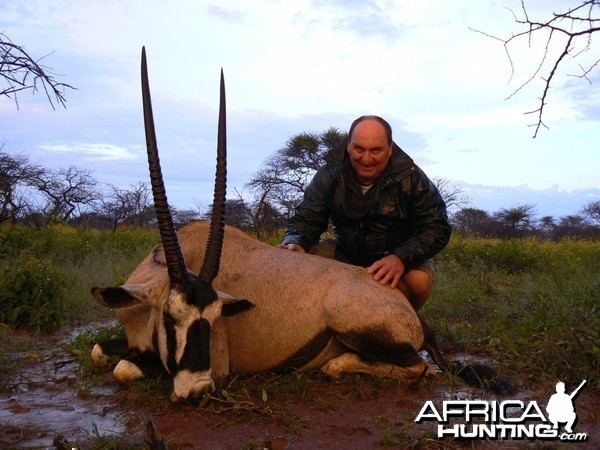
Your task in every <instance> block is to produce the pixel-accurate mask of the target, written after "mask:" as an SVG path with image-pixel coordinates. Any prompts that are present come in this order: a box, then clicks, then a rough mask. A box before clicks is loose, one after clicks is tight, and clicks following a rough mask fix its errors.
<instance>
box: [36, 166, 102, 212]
mask: <svg viewBox="0 0 600 450" xmlns="http://www.w3.org/2000/svg"><path fill="white" fill-rule="evenodd" d="M32 184H33V185H34V186H35V187H36V188H37V189H38V191H39V192H40V194H41V195H42V198H43V199H44V200H45V204H44V205H43V206H42V207H41V208H40V212H42V214H43V216H44V218H45V222H46V223H56V222H63V221H67V220H68V219H70V218H72V217H73V215H74V213H75V212H76V211H79V210H81V209H82V206H90V207H91V206H93V205H94V203H95V202H96V201H98V200H99V199H100V198H101V194H100V192H99V191H98V189H97V184H98V182H97V181H96V179H95V178H94V177H93V176H92V171H91V170H89V169H86V168H82V167H76V166H70V167H68V168H67V169H58V170H50V169H48V170H46V172H45V173H44V174H42V175H40V176H37V177H34V179H33V180H32Z"/></svg>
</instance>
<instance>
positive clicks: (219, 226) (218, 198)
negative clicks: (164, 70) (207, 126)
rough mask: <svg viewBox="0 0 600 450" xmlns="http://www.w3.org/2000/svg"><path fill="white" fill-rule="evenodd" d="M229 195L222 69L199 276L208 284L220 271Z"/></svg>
mask: <svg viewBox="0 0 600 450" xmlns="http://www.w3.org/2000/svg"><path fill="white" fill-rule="evenodd" d="M226 195H227V124H226V111H225V79H224V77H223V69H221V96H220V103H219V131H218V137H217V171H216V174H215V193H214V199H213V208H212V218H211V220H210V234H209V235H208V242H207V243H206V250H205V252H204V262H203V263H202V267H201V268H200V274H199V276H198V278H199V279H200V280H201V281H204V282H206V283H208V284H211V283H212V281H213V280H214V279H215V277H216V276H217V273H219V264H220V262H221V249H222V248H223V236H224V233H225V199H226Z"/></svg>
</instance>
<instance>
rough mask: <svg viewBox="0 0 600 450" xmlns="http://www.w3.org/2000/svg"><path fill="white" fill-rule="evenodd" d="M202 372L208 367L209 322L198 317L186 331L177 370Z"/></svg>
mask: <svg viewBox="0 0 600 450" xmlns="http://www.w3.org/2000/svg"><path fill="white" fill-rule="evenodd" d="M186 369H187V370H189V371H190V372H204V371H207V370H208V369H210V323H209V322H208V320H206V319H198V320H196V321H195V322H193V323H192V324H191V325H190V328H189V329H188V331H187V342H186V344H185V349H184V351H183V356H182V358H181V361H179V370H186Z"/></svg>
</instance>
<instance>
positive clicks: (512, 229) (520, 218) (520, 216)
mask: <svg viewBox="0 0 600 450" xmlns="http://www.w3.org/2000/svg"><path fill="white" fill-rule="evenodd" d="M495 215H496V218H497V220H498V222H499V223H500V225H502V227H503V228H504V230H505V232H506V233H507V234H508V236H509V237H518V236H522V235H523V234H524V233H526V232H527V231H529V230H531V229H532V226H533V217H534V215H535V206H533V205H528V204H525V205H519V206H514V207H512V208H503V209H501V210H500V211H498V212H497V213H496V214H495Z"/></svg>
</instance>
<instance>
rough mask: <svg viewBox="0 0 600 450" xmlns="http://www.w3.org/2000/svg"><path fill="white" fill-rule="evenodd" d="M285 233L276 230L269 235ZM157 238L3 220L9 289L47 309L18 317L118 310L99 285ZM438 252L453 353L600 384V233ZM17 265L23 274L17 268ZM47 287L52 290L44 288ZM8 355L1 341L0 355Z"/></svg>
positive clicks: (443, 330)
mask: <svg viewBox="0 0 600 450" xmlns="http://www.w3.org/2000/svg"><path fill="white" fill-rule="evenodd" d="M280 239H281V236H280V234H274V235H273V236H270V237H269V238H268V242H269V243H271V244H275V243H278V242H280ZM157 241H158V235H157V233H156V232H155V231H152V230H145V229H130V230H123V231H118V232H116V233H113V232H98V231H93V230H76V229H74V228H70V227H65V226H57V227H52V228H47V229H42V230H35V229H31V228H27V227H6V226H5V227H2V228H0V243H1V247H0V293H2V292H3V293H4V296H5V297H6V296H7V292H8V294H10V295H12V296H13V298H15V299H17V298H18V299H19V301H20V302H22V303H23V304H25V305H26V304H27V302H30V304H29V311H34V312H35V313H36V314H38V316H39V315H40V314H39V313H38V312H39V311H40V310H43V311H44V312H43V314H41V317H37V318H36V317H34V315H32V314H30V315H29V316H28V315H25V316H24V317H25V318H24V319H23V320H25V319H28V318H30V317H32V320H37V321H38V323H37V324H36V323H33V324H30V325H28V324H24V323H18V324H19V326H21V327H23V328H26V329H29V330H30V331H32V332H44V331H50V332H55V331H56V329H57V328H58V325H61V324H63V326H65V327H68V328H71V327H72V326H73V325H81V324H86V323H90V322H93V321H97V320H99V319H106V318H112V317H114V316H113V313H112V312H111V311H109V310H107V309H105V308H103V307H101V306H100V305H98V304H97V303H96V302H95V300H94V299H93V298H92V296H91V295H90V293H89V291H90V288H91V287H92V286H103V285H116V284H119V283H122V282H123V281H124V280H125V278H126V277H127V276H128V274H129V273H130V272H131V271H132V270H133V269H134V268H135V266H136V265H137V264H138V263H139V261H140V260H141V259H142V258H143V257H144V256H145V255H146V254H147V253H148V252H149V251H150V250H151V249H152V248H153V247H154V245H155V243H156V242H157ZM436 260H437V263H438V274H437V280H436V285H435V288H434V292H433V294H432V296H431V298H430V299H429V300H428V302H427V304H426V305H425V307H424V308H423V310H422V312H423V315H424V316H425V318H426V319H427V321H428V322H429V323H430V324H431V325H432V326H433V328H434V329H435V330H436V331H437V334H438V340H439V341H440V343H441V345H442V348H443V349H444V350H445V351H446V352H448V353H457V352H460V353H468V354H485V355H489V356H491V357H493V358H494V359H496V360H497V365H498V366H500V368H501V370H502V371H503V372H504V373H507V372H508V373H507V375H509V374H510V373H511V372H513V373H514V374H517V375H518V376H519V377H529V378H531V379H535V380H538V381H540V382H543V381H544V380H547V381H552V382H555V381H556V379H557V378H559V379H562V380H563V381H565V382H573V383H577V382H578V381H579V380H581V379H583V378H586V379H587V380H588V383H589V384H588V386H595V387H597V386H598V373H600V370H599V369H600V363H599V361H600V331H599V330H600V313H599V306H598V305H599V304H600V301H599V300H600V241H591V240H563V241H560V242H550V241H539V240H535V239H522V240H521V239H512V240H496V239H474V238H462V237H459V236H453V238H452V240H451V242H450V244H449V245H448V247H447V248H446V249H445V250H444V251H443V252H442V253H441V254H439V255H438V256H437V257H436ZM15 271H16V272H15ZM17 272H18V277H21V278H18V277H17V278H15V277H14V276H13V275H11V274H13V273H17ZM11 276H12V277H13V278H11ZM22 279H28V280H34V285H33V287H34V288H36V287H37V288H38V289H33V288H32V287H31V286H30V291H31V292H33V293H32V294H31V295H30V297H31V298H23V295H22V292H17V287H18V286H20V285H18V284H17V283H16V282H15V280H17V281H19V280H21V281H22ZM11 283H12V284H11ZM35 283H37V284H35ZM53 288H55V289H53ZM3 289H4V290H3ZM40 290H43V291H44V292H47V293H48V295H47V296H46V297H43V296H41V297H40V295H38V294H39V291H40ZM36 302H37V303H36ZM13 303H14V302H13ZM9 304H10V302H6V301H5V299H3V302H2V304H0V310H3V311H1V312H0V318H1V320H3V321H4V322H7V323H8V322H9V321H7V319H6V318H7V317H11V316H10V314H9V313H12V312H13V311H12V310H10V311H6V310H7V309H8V308H9V307H8V306H7V305H9ZM39 304H42V305H44V308H45V309H43V308H38V307H37V306H36V305H39ZM19 306H23V305H21V304H20V305H19ZM49 324H50V325H53V324H54V325H56V327H55V328H53V327H52V326H50V325H49ZM1 342H2V340H0V343H1ZM82 353H85V352H84V351H82ZM3 354H4V350H3V349H2V348H0V363H2V359H3ZM524 382H525V383H526V382H527V380H524ZM298 388H300V387H298Z"/></svg>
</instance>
